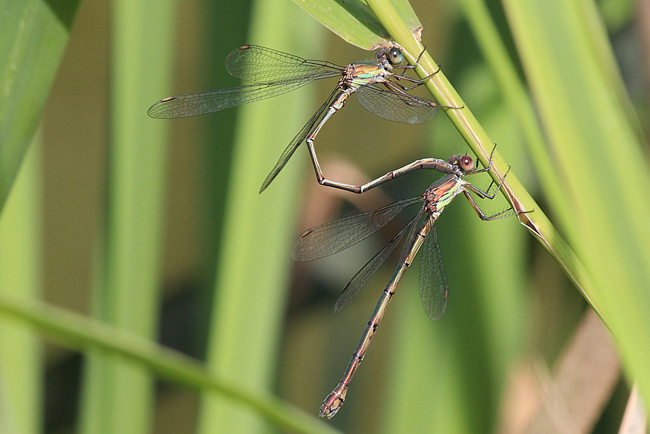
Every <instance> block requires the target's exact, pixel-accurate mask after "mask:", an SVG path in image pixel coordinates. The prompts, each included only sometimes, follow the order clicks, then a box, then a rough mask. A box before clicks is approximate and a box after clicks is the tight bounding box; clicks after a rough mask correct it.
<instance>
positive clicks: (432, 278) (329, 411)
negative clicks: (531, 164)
mask: <svg viewBox="0 0 650 434" xmlns="http://www.w3.org/2000/svg"><path fill="white" fill-rule="evenodd" d="M493 152H494V151H493ZM427 161H428V164H429V167H430V168H435V169H436V170H438V171H441V172H444V173H447V175H446V176H444V177H443V178H441V179H439V180H438V181H436V182H435V183H433V184H432V185H431V186H430V187H429V188H428V189H427V190H426V191H425V192H424V193H423V194H422V195H421V196H420V197H416V198H412V199H406V200H402V201H399V202H395V203H393V204H390V205H387V206H385V207H383V208H379V209H378V210H375V211H371V212H365V213H361V214H357V215H353V216H350V217H345V218H342V219H339V220H336V221H333V222H330V223H326V224H324V225H321V226H317V227H315V228H312V229H309V230H307V231H306V232H304V233H303V234H302V235H301V236H300V237H299V238H298V240H297V241H296V244H295V245H294V247H293V250H292V257H293V259H294V260H297V261H310V260H313V259H317V258H322V257H324V256H328V255H331V254H334V253H337V252H340V251H342V250H344V249H347V248H348V247H350V246H352V245H354V244H356V243H358V242H360V241H361V240H363V239H365V238H367V237H369V236H370V235H372V234H374V233H375V232H377V231H378V230H379V229H381V228H382V227H384V226H385V225H386V224H387V223H388V222H390V221H391V220H392V219H393V218H395V216H397V214H399V213H400V212H401V211H402V210H404V209H405V208H407V207H409V206H411V205H415V204H421V205H422V206H421V208H420V210H419V211H418V213H417V214H416V215H415V217H413V218H412V219H411V221H410V222H409V223H408V224H407V225H406V226H405V227H404V228H403V229H402V230H401V231H400V232H399V233H398V234H397V235H396V236H395V237H394V238H393V239H392V240H391V241H390V242H389V243H388V244H387V245H386V246H385V247H384V248H383V249H382V250H381V251H379V252H378V253H377V254H376V255H375V256H374V257H373V258H372V259H371V260H370V261H368V263H366V265H364V266H363V268H361V270H359V272H358V273H357V274H356V275H355V276H354V277H353V278H352V280H350V282H349V283H348V284H347V285H346V287H345V288H344V289H343V292H342V293H341V295H340V296H339V298H338V300H337V302H336V305H335V307H334V311H335V312H338V311H340V310H341V309H343V307H344V306H345V305H346V304H347V303H348V302H349V301H350V300H351V299H352V297H354V296H355V295H356V294H357V293H358V292H359V291H360V290H361V288H362V287H363V286H364V285H365V284H366V282H368V280H369V279H370V277H371V276H372V275H373V274H374V273H375V272H376V271H377V270H378V269H379V267H380V266H381V265H382V264H383V262H384V261H385V260H386V258H388V256H389V255H390V253H391V252H392V251H393V249H394V248H395V246H397V244H398V243H399V241H400V240H401V239H402V238H403V237H404V236H405V235H406V241H405V242H404V247H403V248H402V253H401V258H400V262H399V266H398V267H397V269H396V270H395V273H394V274H393V277H392V278H391V279H390V281H389V282H388V285H387V286H386V289H384V292H383V294H382V296H381V298H380V299H379V302H378V303H377V306H376V307H375V310H374V312H373V314H372V316H371V317H370V320H369V321H368V325H367V326H366V329H365V331H364V332H363V336H362V337H361V340H360V341H359V344H358V345H357V348H356V350H355V351H354V353H353V354H352V359H351V360H350V363H349V364H348V367H347V369H346V370H345V373H344V374H343V378H341V381H340V382H339V384H338V385H337V386H336V388H335V389H334V390H333V391H332V393H330V394H329V395H328V396H327V398H325V400H324V401H323V404H322V406H321V408H320V415H321V416H327V417H330V418H331V417H333V416H334V415H335V414H336V412H337V411H338V410H339V409H340V408H341V406H342V405H343V402H344V401H345V396H346V394H347V391H348V387H349V386H350V381H351V380H352V377H353V376H354V374H355V372H356V371H357V369H358V368H359V365H360V364H361V361H362V360H363V358H364V356H365V354H366V351H367V350H368V346H369V345H370V341H371V340H372V338H373V336H374V335H375V332H376V331H377V327H379V323H380V322H381V320H382V318H383V317H384V313H385V312H386V309H387V307H388V303H389V302H390V300H391V298H392V297H393V294H395V290H396V289H397V286H398V285H399V283H400V281H401V280H402V277H403V275H404V273H405V272H406V269H407V268H408V267H409V266H410V265H411V263H412V262H413V259H414V258H415V255H416V254H417V252H418V250H420V248H422V254H421V255H420V256H421V257H420V276H419V287H420V296H421V299H422V304H423V305H424V310H425V312H426V314H427V316H428V317H429V318H431V319H432V320H433V321H438V320H439V319H440V318H441V317H442V314H443V313H444V312H445V307H446V305H447V295H448V294H449V287H448V285H447V277H446V275H445V269H444V267H443V265H442V256H441V255H440V248H439V245H438V234H437V232H436V220H437V219H438V217H439V216H440V214H441V213H442V211H443V210H444V209H445V207H446V206H447V205H449V203H450V202H451V201H452V200H453V199H454V197H456V196H457V195H458V194H460V193H463V194H464V195H465V197H467V200H468V201H469V203H470V205H471V206H472V208H474V211H476V213H477V214H478V216H479V217H480V218H481V219H482V220H495V219H499V218H502V217H506V216H508V215H511V214H512V212H510V210H506V211H503V212H500V213H498V214H495V215H492V216H487V215H485V214H484V213H483V211H481V209H480V208H479V206H478V205H477V204H476V202H475V201H474V199H473V198H472V196H471V195H470V194H469V193H470V192H473V193H475V194H476V195H477V196H478V197H480V198H482V199H494V197H495V196H496V194H497V192H498V191H499V190H500V188H501V184H502V183H503V179H505V175H504V177H503V178H502V179H501V182H499V184H498V186H497V188H496V191H495V192H494V193H493V194H490V193H489V191H490V188H488V189H487V191H483V190H480V189H479V188H477V187H475V186H474V185H472V184H471V183H469V182H467V181H465V180H464V179H463V177H464V176H465V175H470V174H476V173H482V172H487V171H488V170H490V167H491V161H492V157H491V156H490V163H489V164H488V167H486V168H485V169H481V170H478V169H477V167H475V166H474V161H473V159H472V158H471V157H469V156H461V155H452V156H451V157H450V158H449V160H448V161H444V160H437V159H428V160H427ZM506 175H507V173H506ZM490 187H492V184H490Z"/></svg>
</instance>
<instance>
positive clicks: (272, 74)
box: [147, 45, 344, 119]
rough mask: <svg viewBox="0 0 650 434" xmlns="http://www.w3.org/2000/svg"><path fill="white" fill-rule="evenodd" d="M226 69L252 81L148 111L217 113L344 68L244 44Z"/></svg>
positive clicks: (165, 115)
mask: <svg viewBox="0 0 650 434" xmlns="http://www.w3.org/2000/svg"><path fill="white" fill-rule="evenodd" d="M226 69H227V70H228V72H229V73H230V75H232V76H234V77H239V78H241V79H243V80H246V81H248V82H250V83H252V84H250V85H246V86H239V87H231V88H227V89H217V90H209V91H205V92H196V93H189V94H185V95H176V96H172V97H169V98H165V99H163V100H162V101H159V102H157V103H155V104H154V105H152V106H151V107H150V108H149V110H148V111H147V114H148V115H149V116H151V117H152V118H157V119H174V118H183V117H187V116H198V115H204V114H207V113H214V112H216V111H219V110H223V109H226V108H229V107H234V106H238V105H242V104H247V103H249V102H254V101H259V100H262V99H266V98H271V97H274V96H277V95H282V94H283V93H287V92H291V91H292V90H295V89H298V88H299V87H302V86H304V85H306V84H307V83H311V82H312V81H314V80H318V79H321V78H328V77H336V76H338V75H341V71H342V70H343V69H344V68H343V67H341V66H338V65H335V64H333V63H329V62H321V61H318V60H305V59H303V58H301V57H298V56H294V55H292V54H287V53H283V52H281V51H276V50H271V49H270V48H264V47H258V46H256V45H245V46H243V47H239V48H237V49H236V50H234V51H232V52H231V53H230V54H229V55H228V57H226Z"/></svg>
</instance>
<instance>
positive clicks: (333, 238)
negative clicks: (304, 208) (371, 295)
mask: <svg viewBox="0 0 650 434" xmlns="http://www.w3.org/2000/svg"><path fill="white" fill-rule="evenodd" d="M418 203H422V200H421V199H420V198H419V197H415V198H412V199H406V200H401V201H399V202H394V203H392V204H390V205H386V206H384V207H382V208H379V209H377V210H375V211H369V212H364V213H361V214H356V215H353V216H350V217H344V218H342V219H338V220H334V221H333V222H329V223H325V224H323V225H320V226H316V227H315V228H311V229H308V230H307V231H305V232H304V233H303V234H302V235H300V237H299V238H298V240H296V243H295V244H294V246H293V250H292V251H291V257H292V258H293V259H294V260H296V261H311V260H313V259H318V258H323V257H325V256H329V255H333V254H334V253H338V252H340V251H342V250H345V249H347V248H348V247H351V246H353V245H354V244H356V243H358V242H360V241H362V240H364V239H366V238H368V237H369V236H370V235H372V234H374V233H375V232H377V231H378V230H379V229H381V228H383V227H384V226H386V224H388V222H390V221H391V220H393V219H394V218H395V217H396V216H397V214H399V213H400V212H402V211H403V210H404V209H405V208H406V207H409V206H411V205H415V204H418ZM400 238H401V236H400ZM398 241H399V240H398ZM389 244H390V243H389ZM393 247H394V246H393ZM380 253H381V252H380ZM389 253H390V252H389ZM373 259H374V258H373ZM371 261H372V259H371ZM382 262H383V260H382ZM366 265H367V264H366ZM380 265H381V264H380ZM348 285H349V284H348Z"/></svg>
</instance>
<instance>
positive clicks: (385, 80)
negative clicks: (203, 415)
mask: <svg viewBox="0 0 650 434" xmlns="http://www.w3.org/2000/svg"><path fill="white" fill-rule="evenodd" d="M421 55H422V54H420V56H421ZM402 60H403V54H402V52H401V51H400V50H399V49H398V48H384V49H381V50H379V51H378V52H377V60H375V61H371V62H358V63H351V64H349V65H348V66H340V65H336V64H333V63H330V62H324V61H320V60H306V59H303V58H301V57H298V56H294V55H292V54H287V53H283V52H281V51H276V50H272V49H270V48H264V47H260V46H256V45H242V46H241V47H239V48H237V49H236V50H234V51H232V52H231V53H230V54H229V55H228V57H226V70H227V71H228V73H229V74H230V75H232V76H234V77H238V78H241V79H242V80H244V81H246V82H248V83H250V84H248V85H245V86H240V87H233V88H228V89H218V90H211V91H207V92H198V93H191V94H187V95H177V96H170V97H168V98H165V99H163V100H161V101H159V102H157V103H155V104H154V105H152V106H151V107H150V108H149V110H148V111H147V113H148V114H149V116H151V117H152V118H161V119H172V118H181V117H186V116H197V115H202V114H206V113H213V112H216V111H219V110H222V109H225V108H229V107H234V106H238V105H241V104H246V103H249V102H253V101H259V100H262V99H266V98H270V97H273V96H277V95H281V94H283V93H286V92H290V91H292V90H295V89H298V88H299V87H302V86H304V85H305V84H307V83H311V82H312V81H314V80H319V79H322V78H330V77H337V76H342V77H341V79H340V80H339V83H338V85H337V87H336V88H335V89H334V91H333V92H332V93H331V94H330V96H329V97H328V98H327V100H326V101H325V102H324V103H323V105H322V106H321V107H320V108H319V109H318V111H316V113H314V115H313V116H312V117H311V119H310V120H309V121H308V122H307V123H306V124H305V126H304V127H303V128H302V129H301V130H300V132H299V133H298V134H297V135H296V136H295V137H294V138H293V140H292V141H291V143H289V145H288V146H287V147H286V149H285V150H284V152H283V153H282V155H281V156H280V159H279V160H278V162H277V163H276V164H275V167H273V169H272V170H271V173H269V175H268V176H267V177H266V179H265V180H264V183H263V184H262V187H261V188H260V193H261V192H262V191H264V190H265V189H266V187H268V186H269V184H270V183H271V182H272V181H273V179H275V177H276V176H277V175H278V173H280V171H281V170H282V168H284V166H285V165H286V164H287V162H288V161H289V158H291V156H292V155H293V153H294V152H295V151H296V149H298V146H300V144H301V143H302V142H303V141H306V142H307V147H308V148H309V154H310V156H311V160H312V162H313V164H314V170H315V171H316V178H317V179H318V182H319V183H320V184H322V185H326V186H330V187H334V188H340V189H343V190H348V191H352V192H355V193H363V192H364V191H367V190H368V189H370V188H373V187H376V186H377V185H379V184H381V183H383V182H385V181H387V180H388V179H392V176H391V173H389V174H386V175H384V176H382V177H381V178H378V179H376V180H374V181H371V182H369V183H367V184H364V185H350V184H344V183H340V182H335V181H330V180H328V179H326V178H325V176H324V175H323V172H322V170H321V168H320V163H319V162H318V158H317V157H316V150H315V148H314V139H315V138H316V135H317V134H318V132H319V131H320V129H321V128H322V127H323V125H324V124H325V122H327V121H328V119H329V118H330V117H331V116H332V115H333V114H334V113H336V112H337V111H338V110H339V109H341V108H342V107H343V106H344V105H345V103H346V101H347V99H348V98H349V97H350V95H351V94H353V93H357V98H358V99H359V102H360V103H361V105H362V106H363V107H365V108H366V109H367V110H368V111H370V112H371V113H374V114H375V115H377V116H379V117H380V118H383V119H387V120H391V121H397V122H404V123H420V122H426V121H428V120H429V119H431V118H432V117H433V116H434V115H435V114H436V112H437V110H438V107H447V106H441V105H438V104H437V103H435V102H434V101H429V100H426V99H422V98H417V97H415V96H412V95H409V94H408V93H406V91H408V90H410V89H412V88H414V87H417V86H419V85H420V84H422V83H423V82H424V81H425V80H426V79H428V78H429V77H430V76H429V77H427V78H425V79H423V80H417V79H413V78H408V77H405V76H404V75H403V74H402V75H396V74H394V73H392V72H391V70H393V69H402V70H404V72H406V70H407V69H413V68H415V67H416V65H417V62H416V64H415V65H404V66H400V63H402ZM418 61H419V58H418ZM436 72H437V71H436ZM434 74H435V73H434ZM400 80H405V81H408V82H410V83H411V86H410V87H405V86H403V85H402V84H400V82H399V81H400ZM377 84H382V85H383V86H384V87H386V89H382V88H380V87H378V86H377ZM447 108H451V107H447ZM410 166H411V165H409V166H408V167H410ZM405 167H406V166H405ZM402 169H404V168H402ZM402 169H400V171H401V173H403V171H402ZM411 170H413V169H411Z"/></svg>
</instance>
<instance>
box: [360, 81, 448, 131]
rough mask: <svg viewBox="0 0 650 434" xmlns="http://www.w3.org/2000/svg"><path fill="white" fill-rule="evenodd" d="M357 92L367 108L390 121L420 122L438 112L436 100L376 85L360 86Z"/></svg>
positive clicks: (362, 103)
mask: <svg viewBox="0 0 650 434" xmlns="http://www.w3.org/2000/svg"><path fill="white" fill-rule="evenodd" d="M356 94H357V98H358V99H359V102H360V103H361V105H362V106H363V107H364V108H365V109H366V110H368V111H369V112H370V113H373V114H375V115H376V116H379V117H380V118H382V119H386V120H389V121H395V122H404V123H406V124H419V123H421V122H426V121H428V120H430V119H431V118H433V117H434V116H435V115H436V113H437V112H438V104H437V103H436V102H434V101H429V100H427V99H422V98H417V97H414V96H412V95H409V94H407V93H400V92H393V91H390V90H384V89H380V88H379V87H377V86H375V85H368V86H360V87H359V89H358V90H357V91H356Z"/></svg>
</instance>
